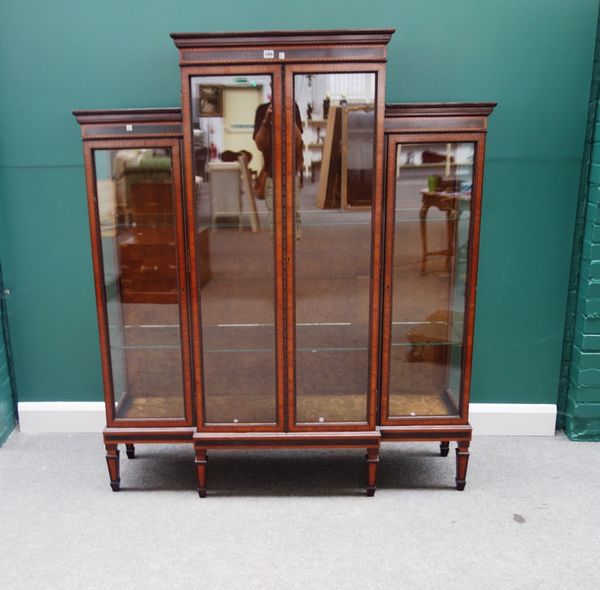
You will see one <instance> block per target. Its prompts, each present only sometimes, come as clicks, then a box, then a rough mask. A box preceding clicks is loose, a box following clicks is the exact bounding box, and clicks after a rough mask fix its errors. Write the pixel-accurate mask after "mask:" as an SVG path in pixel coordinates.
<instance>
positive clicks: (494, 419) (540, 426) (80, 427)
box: [19, 402, 556, 436]
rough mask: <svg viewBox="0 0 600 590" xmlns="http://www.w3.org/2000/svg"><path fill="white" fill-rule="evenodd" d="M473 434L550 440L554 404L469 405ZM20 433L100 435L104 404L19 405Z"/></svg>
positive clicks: (552, 428)
mask: <svg viewBox="0 0 600 590" xmlns="http://www.w3.org/2000/svg"><path fill="white" fill-rule="evenodd" d="M469 422H470V423H471V425H472V426H473V434H474V435H479V434H497V435H521V436H553V435H554V427H555V423H556V405H555V404H471V405H470V407H469ZM19 425H20V430H21V432H26V433H35V432H38V433H39V432H101V431H102V429H103V428H104V426H105V425H106V418H105V416H104V402H20V403H19Z"/></svg>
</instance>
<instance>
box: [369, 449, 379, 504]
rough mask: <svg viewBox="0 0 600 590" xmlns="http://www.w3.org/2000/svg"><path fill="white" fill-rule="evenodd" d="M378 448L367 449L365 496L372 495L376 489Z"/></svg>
mask: <svg viewBox="0 0 600 590" xmlns="http://www.w3.org/2000/svg"><path fill="white" fill-rule="evenodd" d="M378 463H379V449H378V448H374V449H367V496H374V495H375V490H376V489H377V485H376V484H377V464H378Z"/></svg>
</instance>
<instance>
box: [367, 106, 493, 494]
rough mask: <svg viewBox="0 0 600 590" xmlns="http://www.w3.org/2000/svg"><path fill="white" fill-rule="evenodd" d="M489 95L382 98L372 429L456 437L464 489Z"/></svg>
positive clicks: (407, 437)
mask: <svg viewBox="0 0 600 590" xmlns="http://www.w3.org/2000/svg"><path fill="white" fill-rule="evenodd" d="M494 106H495V103H475V104H469V103H465V104H453V103H445V104H444V103H422V104H398V105H388V106H387V107H386V113H385V138H386V204H385V236H386V237H385V263H384V268H385V270H384V289H383V292H384V297H383V315H382V329H383V340H382V342H383V346H382V353H381V365H380V379H381V381H380V387H381V390H380V407H379V424H380V428H379V431H380V433H381V436H382V442H385V441H424V440H425V441H427V440H433V441H440V452H441V454H442V455H444V456H445V455H447V454H448V451H449V443H450V441H457V448H456V487H457V489H459V490H462V489H464V487H465V482H466V472H467V463H468V460H469V443H470V440H471V433H472V429H471V426H470V425H469V421H468V417H469V394H470V385H471V366H472V356H473V331H474V321H475V296H476V284H477V262H478V252H479V231H480V220H481V197H482V186H483V163H484V157H485V137H486V131H487V119H488V116H489V115H490V113H491V112H492V110H493V108H494Z"/></svg>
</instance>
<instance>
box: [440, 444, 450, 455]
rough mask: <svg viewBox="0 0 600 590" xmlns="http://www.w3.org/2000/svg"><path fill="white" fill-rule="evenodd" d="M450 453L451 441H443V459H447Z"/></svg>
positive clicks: (441, 452) (441, 450)
mask: <svg viewBox="0 0 600 590" xmlns="http://www.w3.org/2000/svg"><path fill="white" fill-rule="evenodd" d="M449 452H450V441H449V440H443V441H442V442H441V443H440V455H441V456H442V457H447V456H448V453H449Z"/></svg>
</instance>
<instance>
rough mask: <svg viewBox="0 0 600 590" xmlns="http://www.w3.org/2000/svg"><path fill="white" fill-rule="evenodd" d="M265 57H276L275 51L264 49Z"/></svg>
mask: <svg viewBox="0 0 600 590" xmlns="http://www.w3.org/2000/svg"><path fill="white" fill-rule="evenodd" d="M263 57H264V58H265V59H274V58H275V51H274V50H273V49H265V50H263Z"/></svg>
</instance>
